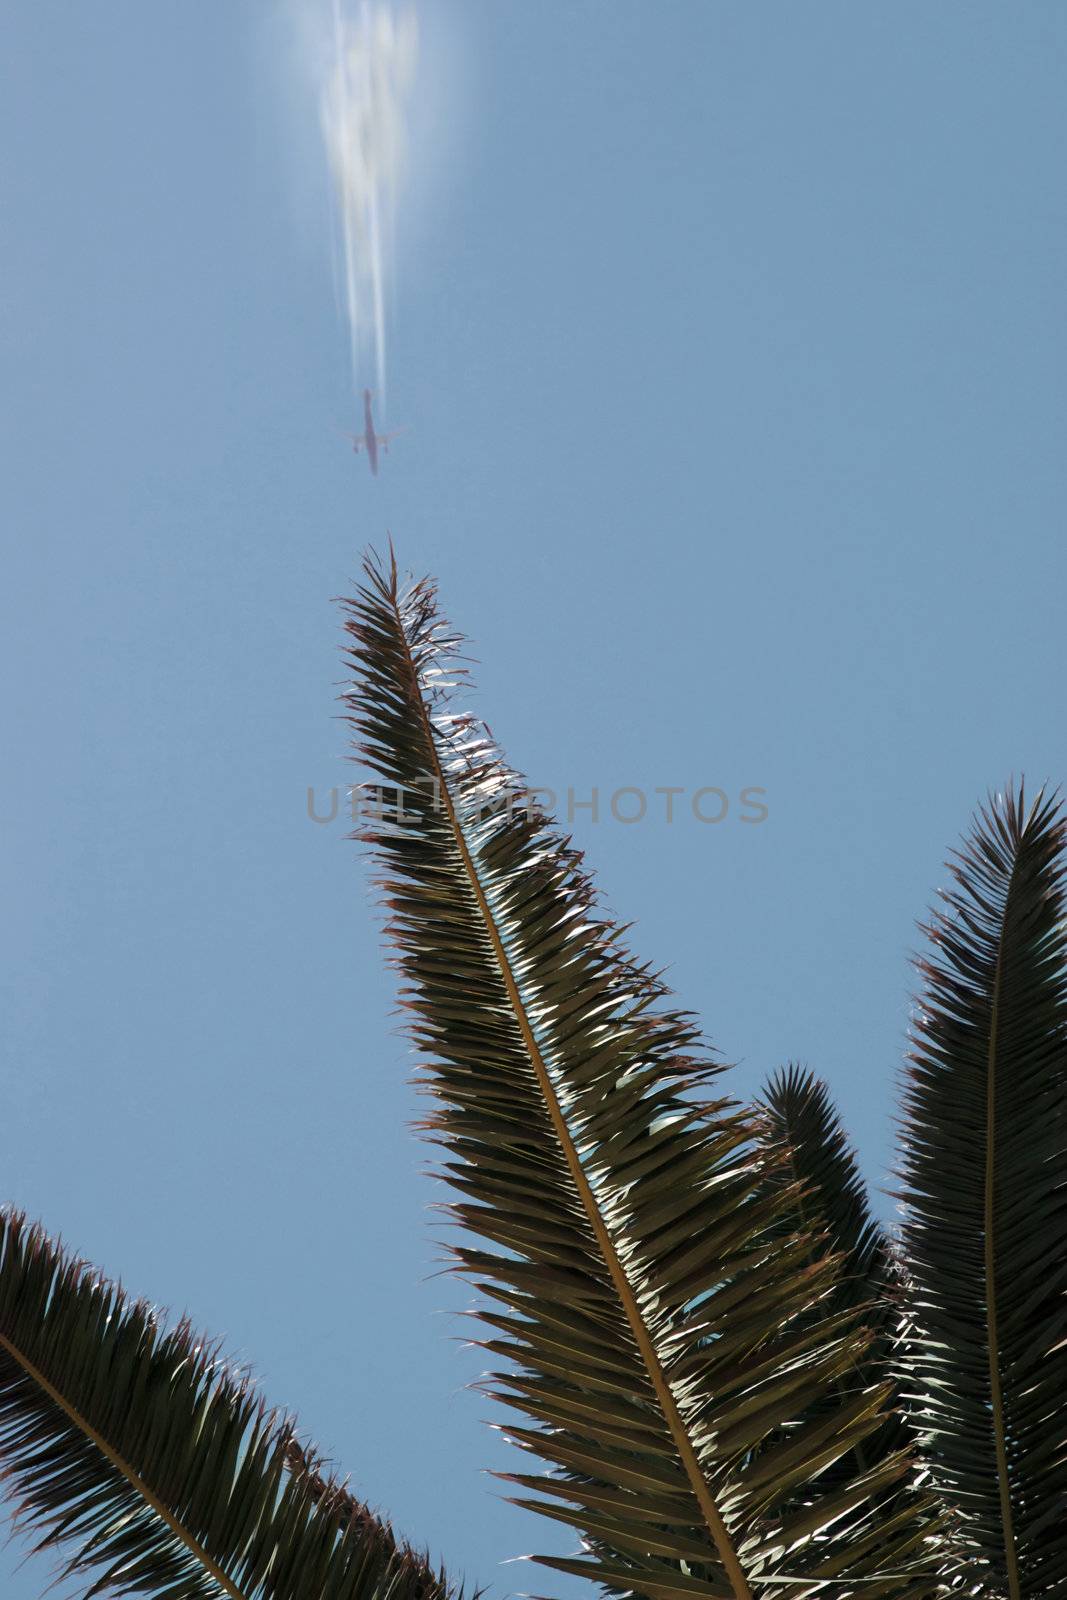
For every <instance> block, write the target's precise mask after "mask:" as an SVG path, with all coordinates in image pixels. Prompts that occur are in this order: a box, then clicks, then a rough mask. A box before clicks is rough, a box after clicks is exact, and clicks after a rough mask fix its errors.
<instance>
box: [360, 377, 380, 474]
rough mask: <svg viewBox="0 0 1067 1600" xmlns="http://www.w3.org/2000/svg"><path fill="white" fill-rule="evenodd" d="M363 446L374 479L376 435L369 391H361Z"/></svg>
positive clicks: (376, 456)
mask: <svg viewBox="0 0 1067 1600" xmlns="http://www.w3.org/2000/svg"><path fill="white" fill-rule="evenodd" d="M363 444H364V446H365V448H366V451H367V460H368V461H369V462H370V469H371V471H372V472H373V473H374V475H375V477H377V474H378V435H377V434H376V433H375V431H374V418H373V417H372V415H371V409H370V390H369V389H364V391H363Z"/></svg>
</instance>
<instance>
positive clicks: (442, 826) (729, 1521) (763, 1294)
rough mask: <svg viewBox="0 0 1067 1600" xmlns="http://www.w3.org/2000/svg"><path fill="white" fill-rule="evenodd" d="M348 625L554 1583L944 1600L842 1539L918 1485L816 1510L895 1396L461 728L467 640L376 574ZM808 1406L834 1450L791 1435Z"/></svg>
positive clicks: (416, 1018) (383, 827)
mask: <svg viewBox="0 0 1067 1600" xmlns="http://www.w3.org/2000/svg"><path fill="white" fill-rule="evenodd" d="M345 604H346V628H347V630H348V635H349V640H350V645H349V660H350V662H351V665H352V666H353V668H354V669H355V673H356V682H355V684H354V686H353V688H352V689H351V692H350V693H349V694H348V695H347V697H346V698H347V703H348V710H349V716H350V720H351V722H352V723H353V725H354V727H355V729H356V731H357V734H358V738H359V740H360V748H361V751H362V754H363V756H364V757H365V759H366V760H367V761H368V762H369V763H370V765H371V767H372V769H373V770H374V771H375V773H376V774H377V775H378V777H379V778H380V779H381V780H382V784H381V786H379V787H378V788H377V790H376V792H375V800H376V804H377V815H376V816H373V817H371V818H370V819H369V820H368V821H367V824H366V828H365V830H364V831H365V834H366V836H367V837H368V838H369V839H370V840H371V841H372V843H373V844H374V846H375V848H376V850H377V852H378V856H379V860H380V861H381V863H382V866H383V868H384V882H383V892H384V898H385V903H386V906H387V909H388V917H389V931H390V935H391V939H392V941H393V944H394V947H395V950H396V952H397V959H398V962H399V965H400V968H401V972H402V975H403V982H402V1003H403V1005H404V1006H405V1007H406V1009H407V1011H408V1014H409V1016H410V1020H411V1032H412V1035H413V1038H414V1041H415V1043H416V1047H417V1049H418V1050H419V1052H420V1055H421V1057H422V1061H423V1065H424V1067H425V1069H426V1072H427V1074H428V1078H429V1086H430V1088H431V1090H432V1093H433V1095H434V1096H435V1098H436V1109H435V1110H434V1111H433V1113H432V1114H431V1116H430V1117H429V1118H428V1121H427V1129H428V1131H429V1133H430V1135H431V1137H432V1138H434V1139H435V1140H437V1141H438V1142H439V1143H440V1144H441V1145H442V1146H443V1147H444V1150H445V1152H446V1155H445V1160H444V1173H445V1175H446V1176H447V1178H448V1179H449V1180H450V1182H451V1183H452V1185H453V1186H454V1188H455V1189H456V1190H458V1192H459V1199H458V1200H457V1201H456V1202H455V1204H454V1207H453V1212H454V1216H455V1218H456V1219H457V1221H458V1222H460V1223H461V1224H462V1225H463V1227H464V1229H465V1230H468V1231H469V1232H470V1233H473V1234H477V1235H480V1236H481V1238H482V1239H483V1240H484V1241H485V1243H484V1244H482V1245H479V1244H478V1243H476V1242H472V1241H466V1240H465V1241H464V1242H462V1243H460V1244H458V1245H457V1246H456V1247H455V1257H456V1261H457V1263H458V1265H459V1267H460V1268H461V1269H463V1270H465V1271H466V1272H467V1273H468V1274H470V1275H472V1276H473V1277H474V1278H475V1279H476V1280H477V1281H478V1282H480V1283H481V1284H482V1285H483V1287H484V1289H485V1291H486V1308H485V1310H484V1312H483V1315H484V1319H485V1321H486V1322H487V1323H488V1325H489V1328H490V1330H491V1334H490V1336H489V1337H488V1338H487V1339H486V1341H485V1346H486V1348H487V1349H488V1350H489V1351H490V1352H492V1353H493V1354H494V1355H495V1356H496V1357H498V1358H499V1359H500V1360H501V1361H502V1363H504V1369H503V1370H502V1371H501V1372H499V1373H497V1374H495V1375H494V1376H493V1377H492V1378H491V1379H490V1380H489V1386H490V1389H491V1391H492V1392H493V1393H495V1394H496V1395H497V1396H498V1398H499V1399H500V1400H502V1401H503V1402H504V1403H505V1404H506V1405H507V1406H509V1407H510V1408H511V1410H512V1411H517V1412H519V1413H521V1414H523V1415H524V1417H525V1418H526V1419H527V1420H526V1422H516V1423H514V1424H512V1425H510V1426H509V1428H508V1432H509V1433H510V1436H511V1438H512V1439H513V1440H514V1441H515V1442H516V1443H517V1444H518V1445H519V1446H520V1447H522V1448H523V1449H524V1450H525V1451H527V1452H528V1453H529V1454H530V1456H531V1457H534V1458H540V1459H541V1460H542V1461H544V1462H546V1463H547V1464H548V1469H549V1470H548V1475H547V1476H545V1475H543V1473H542V1474H535V1473H532V1472H531V1473H525V1474H515V1475H513V1477H512V1481H513V1482H515V1483H516V1484H517V1485H518V1486H519V1487H520V1488H521V1489H522V1490H523V1491H524V1494H523V1503H527V1504H530V1505H531V1506H533V1507H535V1508H536V1509H538V1510H540V1511H541V1512H542V1513H544V1514H546V1515H549V1516H552V1517H556V1518H559V1519H562V1520H564V1521H566V1522H567V1523H569V1524H570V1525H572V1526H574V1527H576V1528H577V1529H579V1530H580V1532H581V1534H582V1536H583V1542H584V1545H585V1552H586V1553H585V1556H584V1558H582V1559H577V1560H574V1561H571V1560H561V1559H556V1558H554V1559H553V1560H552V1561H551V1563H550V1564H552V1565H554V1566H556V1567H560V1568H562V1569H563V1570H566V1571H570V1572H577V1573H582V1574H585V1575H587V1576H589V1577H591V1578H594V1579H597V1580H599V1581H600V1582H602V1583H603V1584H605V1585H606V1586H608V1587H609V1588H612V1589H625V1590H628V1591H631V1592H634V1593H637V1594H643V1595H648V1596H655V1597H659V1600H682V1597H687V1600H698V1597H701V1596H703V1597H706V1600H719V1597H722V1600H725V1597H727V1596H733V1597H734V1600H752V1597H753V1596H756V1595H759V1596H763V1595H770V1594H779V1593H783V1592H788V1593H790V1594H793V1595H796V1596H797V1597H800V1596H803V1595H807V1594H811V1595H814V1594H816V1593H819V1592H824V1591H822V1590H820V1589H819V1588H818V1587H817V1585H816V1582H815V1580H819V1579H827V1580H828V1579H833V1580H834V1589H833V1592H835V1593H837V1594H839V1595H842V1596H844V1595H846V1594H850V1593H852V1592H853V1586H855V1585H858V1584H864V1587H863V1589H862V1592H863V1593H865V1594H869V1595H872V1596H874V1595H883V1594H884V1595H903V1594H916V1595H918V1594H926V1593H931V1592H933V1589H932V1587H931V1586H930V1580H929V1579H928V1578H927V1577H926V1576H925V1575H924V1569H923V1563H924V1561H925V1550H924V1538H925V1534H924V1530H923V1528H922V1527H921V1526H920V1525H918V1524H917V1523H916V1522H915V1521H914V1520H912V1521H910V1522H909V1521H908V1520H907V1519H904V1521H902V1523H901V1524H900V1525H899V1526H898V1527H897V1528H895V1529H893V1530H891V1532H890V1533H889V1534H888V1535H885V1536H883V1534H884V1530H878V1533H877V1536H876V1535H875V1533H874V1531H873V1530H869V1533H870V1537H868V1538H866V1539H864V1538H859V1539H844V1538H839V1537H838V1531H837V1530H838V1528H839V1526H840V1525H842V1524H843V1523H847V1522H848V1519H849V1518H850V1516H851V1514H852V1513H853V1512H854V1510H855V1508H856V1506H858V1505H862V1504H865V1503H867V1502H869V1501H871V1500H872V1499H874V1498H875V1497H877V1496H878V1495H879V1494H881V1493H882V1492H883V1490H884V1489H885V1487H886V1486H887V1484H889V1483H890V1482H892V1481H894V1479H895V1478H896V1477H897V1476H898V1475H899V1473H900V1472H902V1471H903V1470H904V1463H903V1462H899V1461H892V1460H889V1461H885V1462H882V1463H880V1464H879V1465H878V1466H876V1467H875V1468H873V1469H872V1470H871V1471H870V1472H869V1473H867V1474H866V1475H863V1476H860V1477H855V1476H854V1477H853V1478H852V1479H851V1480H850V1481H849V1482H848V1483H847V1484H846V1485H842V1487H841V1488H840V1489H839V1490H838V1491H836V1492H835V1493H833V1494H827V1495H823V1496H816V1495H812V1494H805V1493H804V1486H810V1485H812V1484H813V1483H815V1482H816V1481H817V1480H818V1478H819V1475H820V1474H821V1473H823V1472H824V1471H825V1470H826V1469H827V1468H828V1467H829V1466H830V1464H831V1463H832V1462H834V1461H836V1460H838V1459H840V1458H841V1457H843V1456H845V1455H847V1454H848V1453H849V1452H850V1451H853V1450H854V1449H855V1448H856V1446H857V1445H858V1443H859V1441H860V1440H861V1439H862V1438H864V1437H865V1436H867V1435H868V1434H870V1433H873V1432H875V1431H876V1430H877V1429H879V1428H880V1427H881V1426H882V1422H883V1416H884V1412H883V1406H884V1402H885V1398H886V1393H887V1386H885V1385H882V1386H879V1385H874V1386H871V1387H870V1388H869V1389H861V1390H858V1391H856V1392H853V1393H850V1394H849V1395H848V1397H847V1398H844V1397H838V1398H834V1396H833V1388H834V1385H835V1383H836V1382H837V1380H839V1379H840V1378H841V1376H842V1375H843V1374H845V1373H849V1372H852V1371H854V1370H855V1368H856V1366H857V1363H858V1362H859V1361H860V1360H861V1358H862V1354H863V1351H864V1350H865V1349H866V1346H867V1344H868V1342H869V1336H868V1335H867V1334H866V1333H864V1332H862V1331H861V1330H859V1329H857V1327H856V1326H855V1320H854V1319H842V1318H840V1317H836V1318H835V1317H832V1316H831V1317H827V1318H826V1319H820V1320H819V1322H818V1324H817V1325H815V1324H813V1323H812V1321H811V1318H810V1315H809V1313H810V1312H811V1310H812V1308H813V1307H814V1306H816V1305H817V1304H819V1303H820V1301H822V1300H823V1299H824V1298H825V1297H826V1296H828V1295H829V1294H831V1292H832V1289H833V1284H834V1281H835V1271H836V1269H835V1267H834V1264H833V1263H832V1262H830V1261H828V1260H825V1259H824V1260H813V1259H812V1254H811V1249H810V1241H809V1240H808V1239H807V1238H806V1237H804V1236H802V1235H793V1234H788V1235H787V1236H785V1237H781V1236H779V1237H775V1238H772V1231H773V1229H772V1225H773V1223H774V1221H775V1219H776V1218H778V1217H780V1216H781V1215H782V1214H783V1213H784V1211H785V1210H786V1209H787V1208H788V1206H789V1204H790V1200H789V1197H788V1196H787V1195H783V1194H781V1193H776V1192H772V1190H771V1189H770V1188H769V1186H768V1185H767V1184H766V1182H765V1181H764V1173H763V1168H762V1163H761V1157H760V1155H759V1151H758V1148H757V1146H756V1144H755V1142H754V1140H753V1136H752V1127H751V1124H750V1121H749V1119H748V1118H747V1117H746V1116H745V1115H743V1114H742V1113H741V1112H740V1110H739V1109H738V1108H737V1107H736V1106H734V1105H733V1104H731V1103H730V1102H729V1101H728V1100H727V1099H725V1098H723V1097H721V1096H718V1095H717V1094H716V1093H713V1090H714V1089H715V1085H716V1080H717V1078H718V1075H719V1070H720V1069H719V1068H718V1067H717V1066H716V1065H715V1064H714V1063H713V1062H712V1060H711V1059H709V1057H708V1055H707V1053H706V1052H705V1050H704V1048H703V1046H702V1043H701V1040H700V1037H699V1035H698V1032H697V1030H696V1028H695V1026H694V1024H693V1022H692V1020H691V1019H690V1018H689V1017H688V1016H686V1015H684V1014H682V1013H680V1012H679V1011H677V1010H676V1009H673V1008H671V1007H670V1005H669V997H668V995H667V991H666V990H665V988H664V986H663V984H662V983H661V982H660V980H659V979H658V977H657V976H656V975H655V974H654V973H652V972H651V971H650V970H649V969H648V968H647V967H646V966H644V965H641V964H639V963H638V962H637V961H636V960H635V959H634V958H633V957H632V956H631V955H630V954H629V953H628V951H627V950H626V949H625V947H624V944H623V940H622V935H621V930H620V929H619V928H618V927H616V926H615V925H614V924H612V923H611V922H610V921H609V920H608V919H607V918H606V917H605V916H604V915H603V914H602V912H601V910H600V908H599V907H598V905H597V903H596V900H595V896H594V892H593V888H592V884H591V882H590V879H589V878H588V876H587V874H586V873H585V871H584V869H583V866H582V863H581V859H580V857H579V855H578V854H577V853H576V852H575V850H574V849H573V848H572V846H571V845H570V843H569V841H568V840H566V839H564V838H561V837H560V836H559V835H557V834H556V833H555V832H554V831H553V829H552V828H551V827H550V826H549V825H548V823H547V822H546V820H545V819H544V818H543V817H542V816H541V815H540V813H539V812H537V811H536V810H535V809H534V808H532V807H529V806H524V805H523V804H521V803H520V802H521V795H522V792H523V789H524V786H523V785H522V783H521V780H519V779H518V778H517V776H516V775H515V774H514V773H512V772H511V771H510V770H509V769H508V768H507V766H506V765H505V764H504V762H503V759H502V758H501V756H500V755H499V753H498V751H497V749H496V746H495V745H494V744H493V741H492V739H491V737H490V736H489V734H488V732H487V731H486V730H485V729H484V727H482V726H481V725H480V724H479V723H477V722H476V721H475V720H474V719H473V718H472V717H470V716H469V715H466V714H464V713H462V712H460V711H459V710H457V709H456V708H455V705H454V701H453V693H454V690H455V687H456V685H457V683H458V682H459V681H461V680H462V678H463V675H464V673H463V669H462V667H461V665H460V661H459V655H458V652H459V647H460V641H459V639H458V638H457V637H456V635H455V634H454V633H453V632H452V630H451V629H450V628H449V627H448V625H447V624H446V623H445V622H444V620H443V619H442V618H441V616H440V615H439V613H438V610H437V607H436V600H435V594H434V590H433V587H432V586H431V585H430V584H429V583H428V582H425V581H423V582H419V583H415V584H414V585H413V586H411V587H409V588H406V589H404V588H402V587H401V585H400V583H399V580H398V576H397V570H396V565H395V561H393V562H391V563H390V565H389V566H388V567H382V566H381V565H379V564H378V563H376V562H375V561H370V562H369V563H368V564H367V567H366V569H365V579H364V582H363V583H362V585H361V586H360V588H359V590H358V593H357V595H356V597H355V598H354V599H353V600H350V601H347V602H345ZM820 1397H828V1404H827V1409H826V1411H825V1413H824V1414H823V1416H822V1417H821V1419H820V1421H819V1423H818V1425H813V1426H798V1425H796V1419H798V1418H800V1417H803V1416H804V1415H806V1414H807V1413H808V1412H809V1410H810V1408H811V1407H812V1405H813V1404H814V1403H815V1402H816V1401H817V1400H818V1399H819V1398H820ZM772 1439H773V1440H774V1441H775V1443H774V1447H773V1448H763V1446H764V1445H765V1444H766V1442H767V1441H768V1440H772ZM798 1491H800V1496H799V1498H800V1499H801V1501H802V1502H803V1503H802V1505H800V1507H799V1508H798ZM887 1558H889V1559H891V1560H892V1562H893V1570H894V1573H895V1574H896V1575H895V1576H886V1575H885V1563H886V1560H887ZM541 1559H548V1558H541ZM917 1568H918V1575H915V1573H916V1569H917ZM865 1580H866V1582H865Z"/></svg>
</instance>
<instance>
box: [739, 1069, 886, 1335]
mask: <svg viewBox="0 0 1067 1600" xmlns="http://www.w3.org/2000/svg"><path fill="white" fill-rule="evenodd" d="M760 1109H761V1111H762V1113H763V1117H764V1119H765V1122H764V1130H763V1137H764V1140H765V1142H767V1143H769V1144H770V1145H771V1146H772V1147H773V1148H774V1149H775V1150H776V1151H777V1152H778V1153H779V1154H780V1156H781V1157H782V1161H783V1170H784V1173H785V1176H786V1179H787V1181H789V1182H791V1183H793V1184H794V1185H795V1186H796V1192H797V1201H796V1204H797V1218H798V1221H799V1222H800V1223H801V1224H802V1225H803V1226H805V1227H808V1228H809V1229H810V1230H811V1231H814V1232H817V1233H820V1234H825V1236H826V1246H827V1248H828V1249H829V1250H831V1251H833V1252H835V1253H837V1254H839V1255H840V1256H841V1257H842V1258H843V1270H842V1272H841V1276H840V1279H839V1281H838V1283H837V1284H836V1285H835V1288H834V1298H835V1300H836V1301H837V1303H838V1304H842V1305H843V1304H846V1303H847V1304H850V1305H852V1306H855V1307H859V1306H865V1307H866V1306H871V1307H876V1308H882V1307H888V1305H889V1302H888V1301H887V1298H886V1293H885V1291H886V1286H887V1284H888V1283H890V1282H891V1281H892V1277H893V1268H892V1246H891V1243H890V1240H889V1236H888V1235H887V1234H886V1231H885V1229H884V1228H883V1227H882V1225H881V1223H880V1222H878V1221H877V1219H876V1218H874V1217H872V1215H871V1211H870V1206H869V1204H868V1201H867V1190H866V1186H865V1185H864V1182H863V1178H862V1176H861V1174H860V1171H859V1167H858V1165H857V1163H856V1157H855V1153H854V1152H853V1149H852V1146H851V1144H850V1143H849V1139H848V1135H847V1134H846V1133H845V1130H844V1128H843V1127H842V1126H841V1121H840V1118H839V1117H838V1115H837V1112H836V1110H835V1108H834V1105H833V1102H832V1100H831V1099H830V1093H829V1090H828V1089H827V1087H826V1084H825V1083H824V1082H823V1081H822V1080H821V1079H820V1078H817V1077H816V1076H815V1074H814V1073H813V1072H811V1071H809V1070H808V1069H806V1068H804V1067H800V1066H797V1065H790V1066H788V1067H785V1068H783V1069H781V1070H779V1071H778V1072H776V1073H774V1074H773V1076H772V1077H771V1078H770V1079H769V1080H768V1082H767V1084H766V1086H765V1088H764V1091H763V1095H762V1097H761V1101H760Z"/></svg>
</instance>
